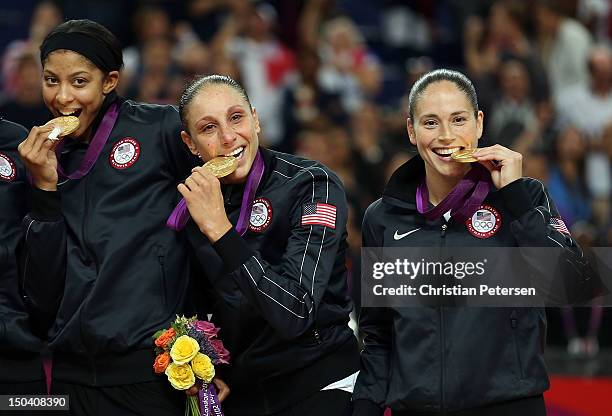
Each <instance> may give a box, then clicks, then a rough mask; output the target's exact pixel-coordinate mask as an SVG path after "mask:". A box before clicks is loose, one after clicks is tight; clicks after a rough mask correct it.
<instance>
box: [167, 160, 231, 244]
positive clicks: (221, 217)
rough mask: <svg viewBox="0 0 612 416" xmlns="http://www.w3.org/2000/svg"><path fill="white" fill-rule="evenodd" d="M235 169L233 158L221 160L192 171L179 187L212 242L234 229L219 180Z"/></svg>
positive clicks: (190, 209)
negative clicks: (226, 209)
mask: <svg viewBox="0 0 612 416" xmlns="http://www.w3.org/2000/svg"><path fill="white" fill-rule="evenodd" d="M234 170H236V159H235V158H234V157H218V158H215V159H212V160H210V161H208V162H207V163H205V164H204V166H198V167H196V168H193V169H192V170H191V172H192V173H191V175H190V176H189V177H188V178H187V179H186V180H185V183H184V184H182V183H181V184H179V185H178V191H179V192H180V193H181V195H182V196H183V198H185V202H186V203H187V208H188V209H189V214H190V215H191V218H193V220H194V221H195V223H196V224H197V225H198V227H199V228H200V231H202V233H203V234H204V235H206V237H208V239H209V240H210V242H211V243H215V242H216V241H217V240H219V239H220V238H221V237H222V236H223V235H224V234H225V233H226V232H227V231H229V230H230V229H231V228H232V223H231V222H230V221H229V219H228V218H227V214H226V213H225V206H224V203H223V195H222V193H221V183H220V182H219V178H220V177H223V176H227V175H229V174H230V173H232V172H233V171H234Z"/></svg>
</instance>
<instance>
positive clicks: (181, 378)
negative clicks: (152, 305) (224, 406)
mask: <svg viewBox="0 0 612 416" xmlns="http://www.w3.org/2000/svg"><path fill="white" fill-rule="evenodd" d="M217 332H219V328H217V327H215V326H214V325H213V324H212V323H210V322H207V321H199V320H198V318H197V317H196V316H194V317H191V318H186V317H184V316H177V317H176V320H175V321H174V323H172V324H171V326H170V328H168V329H165V330H164V329H162V330H159V331H157V332H156V333H155V335H153V339H154V340H155V354H157V356H156V358H155V362H154V364H153V369H154V371H155V372H156V373H158V374H161V373H164V374H166V376H167V377H168V381H169V382H170V384H171V385H172V387H174V388H175V389H177V390H188V389H190V388H191V387H193V386H196V387H198V390H199V393H198V395H197V396H189V397H188V398H187V407H186V408H185V415H186V416H200V415H210V414H214V415H223V412H222V411H221V406H220V404H219V400H218V398H217V393H216V391H215V388H214V386H213V385H212V384H211V382H212V379H213V377H214V376H215V366H216V365H218V364H229V352H228V351H227V350H226V349H225V347H223V342H221V340H220V339H218V338H217Z"/></svg>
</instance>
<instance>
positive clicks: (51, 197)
mask: <svg viewBox="0 0 612 416" xmlns="http://www.w3.org/2000/svg"><path fill="white" fill-rule="evenodd" d="M30 195H31V197H32V210H31V217H32V219H34V220H36V221H43V222H53V221H59V220H60V219H61V218H62V209H61V199H60V194H59V192H57V191H43V190H42V189H38V188H32V189H31V192H30Z"/></svg>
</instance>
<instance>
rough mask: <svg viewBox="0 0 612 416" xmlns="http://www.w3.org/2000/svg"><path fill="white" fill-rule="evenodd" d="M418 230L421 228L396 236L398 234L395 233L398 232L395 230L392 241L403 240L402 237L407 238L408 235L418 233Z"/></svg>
mask: <svg viewBox="0 0 612 416" xmlns="http://www.w3.org/2000/svg"><path fill="white" fill-rule="evenodd" d="M420 229H421V228H417V229H415V230H412V231H408V232H407V233H404V234H398V232H397V231H398V230H395V234H394V235H393V239H394V240H401V239H402V238H404V237H406V236H409V235H410V234H412V233H416V232H417V231H419V230H420Z"/></svg>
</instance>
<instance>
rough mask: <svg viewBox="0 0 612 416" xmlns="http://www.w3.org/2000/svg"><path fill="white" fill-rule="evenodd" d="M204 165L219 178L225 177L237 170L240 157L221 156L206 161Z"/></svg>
mask: <svg viewBox="0 0 612 416" xmlns="http://www.w3.org/2000/svg"><path fill="white" fill-rule="evenodd" d="M204 167H205V168H206V169H208V170H209V171H210V172H211V173H212V174H213V175H215V176H216V177H217V178H223V177H224V176H227V175H229V174H230V173H232V172H234V171H235V170H236V168H237V167H238V159H236V158H235V157H234V156H220V157H216V158H214V159H210V160H209V161H208V162H206V163H204Z"/></svg>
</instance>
